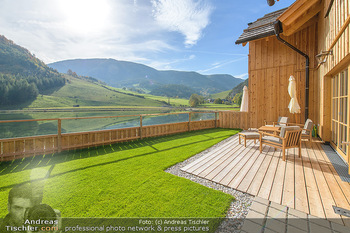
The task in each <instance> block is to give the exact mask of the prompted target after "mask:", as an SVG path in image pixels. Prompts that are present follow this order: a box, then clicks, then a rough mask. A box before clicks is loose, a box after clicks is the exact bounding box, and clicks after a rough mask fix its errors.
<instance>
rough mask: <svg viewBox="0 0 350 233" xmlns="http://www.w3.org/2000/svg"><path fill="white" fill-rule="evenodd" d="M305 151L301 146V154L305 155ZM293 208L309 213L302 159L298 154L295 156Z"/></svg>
mask: <svg viewBox="0 0 350 233" xmlns="http://www.w3.org/2000/svg"><path fill="white" fill-rule="evenodd" d="M305 153H306V151H305V149H304V148H302V150H301V156H305ZM295 209H298V210H300V211H302V212H304V213H308V214H309V213H310V210H309V203H308V199H307V192H306V181H305V173H304V168H303V160H302V158H301V157H299V155H298V156H295Z"/></svg>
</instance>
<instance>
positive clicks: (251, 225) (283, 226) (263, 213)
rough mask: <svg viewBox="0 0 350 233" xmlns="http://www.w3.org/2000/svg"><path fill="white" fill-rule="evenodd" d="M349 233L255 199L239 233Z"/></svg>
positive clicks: (271, 203)
mask: <svg viewBox="0 0 350 233" xmlns="http://www.w3.org/2000/svg"><path fill="white" fill-rule="evenodd" d="M276 232H277V233H345V232H347V233H350V228H348V227H346V226H343V225H339V224H337V223H334V222H331V221H328V220H327V219H321V218H318V217H315V216H311V215H308V214H306V213H303V212H300V211H298V210H295V209H292V208H289V207H287V206H283V205H280V204H277V203H274V202H271V201H269V200H266V199H262V198H260V197H255V199H254V201H253V203H252V205H251V207H250V210H249V212H248V215H247V217H246V219H245V221H244V224H243V226H242V228H241V233H276Z"/></svg>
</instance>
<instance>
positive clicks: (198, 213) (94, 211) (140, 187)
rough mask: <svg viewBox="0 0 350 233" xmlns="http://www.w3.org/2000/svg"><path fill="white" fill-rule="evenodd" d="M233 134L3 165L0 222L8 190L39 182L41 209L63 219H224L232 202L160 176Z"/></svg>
mask: <svg viewBox="0 0 350 233" xmlns="http://www.w3.org/2000/svg"><path fill="white" fill-rule="evenodd" d="M237 132H238V131H237V130H231V129H210V130H201V131H193V132H187V133H182V134H175V135H172V136H167V137H156V138H148V139H144V140H136V141H133V142H128V143H119V144H113V145H109V146H103V147H96V148H90V149H82V150H75V151H68V152H61V153H56V154H47V155H43V156H35V157H31V158H25V159H22V160H15V161H12V162H2V163H1V164H0V179H1V185H0V217H4V216H5V215H6V213H7V207H6V206H7V196H8V192H9V191H10V189H11V188H12V187H14V186H15V185H18V184H25V183H28V182H30V181H31V179H38V178H43V177H46V179H44V182H45V188H44V199H43V203H46V204H49V205H51V206H52V207H53V208H55V209H58V210H60V211H61V214H62V216H63V217H224V216H225V214H226V211H227V209H228V207H229V205H230V202H231V201H233V200H234V198H233V197H232V196H230V195H227V194H224V193H222V192H219V191H216V190H213V189H210V188H207V187H204V186H202V185H199V184H197V183H194V182H192V181H190V180H188V179H185V178H181V177H177V176H174V175H172V174H169V173H166V172H165V171H164V170H165V169H167V168H168V167H171V166H173V165H175V164H177V163H179V162H181V161H184V160H186V159H187V158H189V157H191V156H193V155H195V154H197V153H199V152H201V151H203V150H205V149H207V148H209V147H211V146H213V145H214V144H216V143H218V142H220V141H221V140H223V139H226V138H228V137H230V136H232V135H234V134H236V133H237ZM31 177H32V178H31ZM32 181H33V180H32Z"/></svg>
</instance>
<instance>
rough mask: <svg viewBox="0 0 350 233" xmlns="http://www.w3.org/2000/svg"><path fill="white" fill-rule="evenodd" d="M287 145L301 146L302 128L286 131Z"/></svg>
mask: <svg viewBox="0 0 350 233" xmlns="http://www.w3.org/2000/svg"><path fill="white" fill-rule="evenodd" d="M285 140H286V147H293V146H299V144H300V142H301V129H298V130H289V131H287V132H286V139H285Z"/></svg>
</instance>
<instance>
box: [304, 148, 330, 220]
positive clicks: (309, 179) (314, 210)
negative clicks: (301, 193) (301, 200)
mask: <svg viewBox="0 0 350 233" xmlns="http://www.w3.org/2000/svg"><path fill="white" fill-rule="evenodd" d="M303 145H305V144H304V143H303ZM301 153H302V154H303V156H302V160H303V166H304V173H305V183H306V190H307V193H308V202H309V209H310V214H311V215H313V216H318V217H321V218H325V217H326V215H325V213H324V209H323V205H322V201H321V196H320V194H319V192H318V187H317V182H316V179H315V176H314V173H313V170H312V165H311V161H310V158H309V155H308V153H309V152H308V150H307V149H304V148H303V149H302V152H301Z"/></svg>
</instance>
